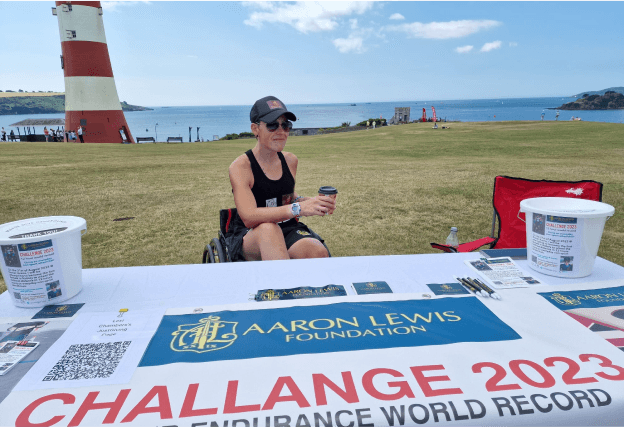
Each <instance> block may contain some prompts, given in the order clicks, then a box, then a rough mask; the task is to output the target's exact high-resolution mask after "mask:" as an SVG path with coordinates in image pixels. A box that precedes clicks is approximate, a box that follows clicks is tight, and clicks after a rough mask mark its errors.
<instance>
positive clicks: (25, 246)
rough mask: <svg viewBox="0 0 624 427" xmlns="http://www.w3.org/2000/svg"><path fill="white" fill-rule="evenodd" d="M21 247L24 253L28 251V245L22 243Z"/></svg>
mask: <svg viewBox="0 0 624 427" xmlns="http://www.w3.org/2000/svg"><path fill="white" fill-rule="evenodd" d="M20 246H21V248H22V250H23V251H25V250H26V249H28V245H27V244H26V243H22V244H21V245H20Z"/></svg>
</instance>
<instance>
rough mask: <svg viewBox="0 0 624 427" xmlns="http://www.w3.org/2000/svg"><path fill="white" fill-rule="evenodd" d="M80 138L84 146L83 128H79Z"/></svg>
mask: <svg viewBox="0 0 624 427" xmlns="http://www.w3.org/2000/svg"><path fill="white" fill-rule="evenodd" d="M78 138H80V142H81V143H82V144H84V138H83V137H82V126H78Z"/></svg>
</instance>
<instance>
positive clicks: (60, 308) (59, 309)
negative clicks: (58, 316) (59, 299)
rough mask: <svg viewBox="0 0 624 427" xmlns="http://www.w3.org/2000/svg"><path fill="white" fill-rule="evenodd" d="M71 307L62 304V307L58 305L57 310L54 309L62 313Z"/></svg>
mask: <svg viewBox="0 0 624 427" xmlns="http://www.w3.org/2000/svg"><path fill="white" fill-rule="evenodd" d="M68 308H69V307H67V306H66V305H62V306H60V307H57V308H56V310H54V311H55V312H57V313H62V312H64V311H66V310H67V309H68Z"/></svg>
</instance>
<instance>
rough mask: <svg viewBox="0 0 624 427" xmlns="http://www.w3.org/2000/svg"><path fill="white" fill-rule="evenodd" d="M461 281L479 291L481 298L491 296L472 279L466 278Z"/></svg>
mask: <svg viewBox="0 0 624 427" xmlns="http://www.w3.org/2000/svg"><path fill="white" fill-rule="evenodd" d="M462 280H465V281H466V282H468V283H470V284H471V285H472V286H474V287H475V288H477V289H478V290H479V291H481V294H482V295H483V296H487V297H491V296H492V295H490V294H489V293H487V292H486V290H485V289H484V288H483V287H482V286H481V285H479V284H478V283H477V282H476V281H475V280H474V279H473V278H471V277H466V278H465V279H462Z"/></svg>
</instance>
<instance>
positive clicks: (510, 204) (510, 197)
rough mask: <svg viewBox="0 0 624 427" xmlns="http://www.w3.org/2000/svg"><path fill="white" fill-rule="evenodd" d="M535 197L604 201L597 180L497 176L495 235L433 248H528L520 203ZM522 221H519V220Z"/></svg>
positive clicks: (493, 228) (437, 245) (451, 250)
mask: <svg viewBox="0 0 624 427" xmlns="http://www.w3.org/2000/svg"><path fill="white" fill-rule="evenodd" d="M533 197H571V198H578V199H587V200H594V201H597V202H601V201H602V183H600V182H596V181H548V180H540V181H535V180H532V179H524V178H514V177H511V176H497V177H496V178H494V194H493V196H492V204H493V205H494V216H493V217H492V234H491V235H490V236H489V237H483V238H481V239H478V240H474V241H472V242H468V243H462V244H460V245H459V247H457V249H455V248H453V247H452V246H449V245H442V244H439V243H431V247H433V248H435V249H440V250H442V251H444V252H451V253H454V252H472V251H474V250H476V249H479V248H480V247H481V246H484V245H487V244H489V245H490V249H507V248H526V225H525V223H524V219H525V215H524V212H521V213H520V215H518V213H519V212H520V202H521V201H522V200H525V199H530V198H533ZM519 216H520V217H521V218H522V219H519V218H518V217H519ZM497 217H498V237H494V230H495V226H496V218H497Z"/></svg>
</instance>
